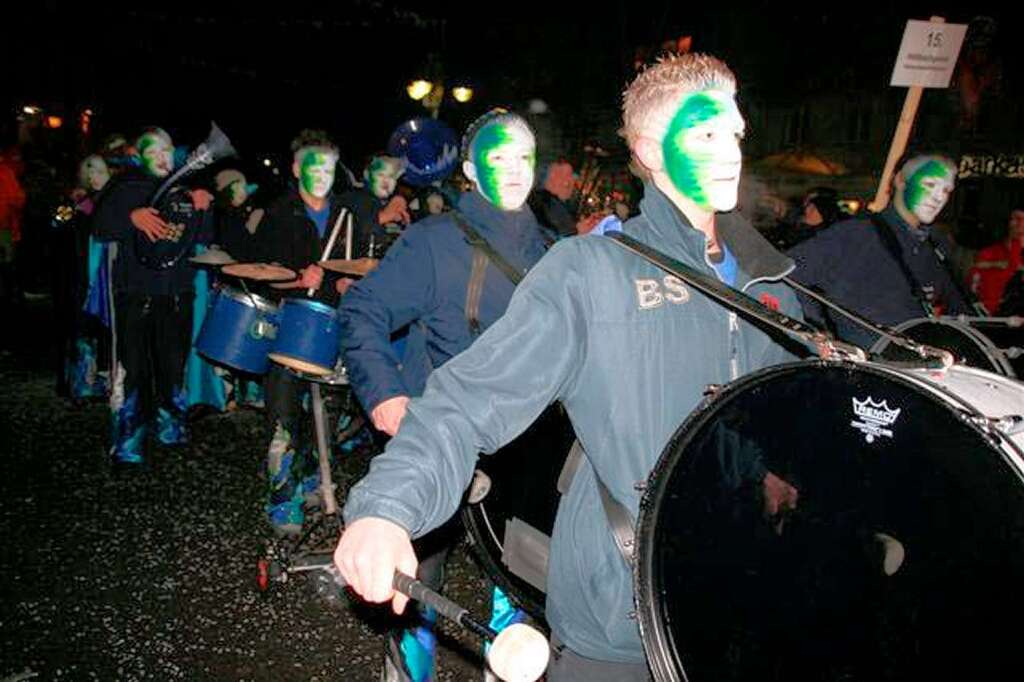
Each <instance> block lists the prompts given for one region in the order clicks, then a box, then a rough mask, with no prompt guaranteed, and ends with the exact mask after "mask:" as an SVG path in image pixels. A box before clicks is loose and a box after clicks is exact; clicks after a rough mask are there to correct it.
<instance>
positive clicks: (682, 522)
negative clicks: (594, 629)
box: [595, 361, 1024, 682]
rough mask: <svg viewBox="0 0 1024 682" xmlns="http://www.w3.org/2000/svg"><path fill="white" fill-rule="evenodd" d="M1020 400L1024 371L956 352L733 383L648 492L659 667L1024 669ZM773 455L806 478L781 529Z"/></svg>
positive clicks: (900, 676) (783, 474)
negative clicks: (1005, 370)
mask: <svg viewBox="0 0 1024 682" xmlns="http://www.w3.org/2000/svg"><path fill="white" fill-rule="evenodd" d="M1022 412H1024V384H1021V383H1019V382H1016V381H1013V380H1010V379H1007V378H1005V377H1002V376H998V375H995V374H991V373H988V372H984V371H981V370H977V369H973V368H967V367H959V366H957V367H953V368H951V369H949V370H948V371H946V372H942V373H935V372H929V371H925V370H913V371H911V370H901V369H897V368H895V367H890V366H885V365H882V364H874V363H859V364H854V363H844V362H837V363H827V362H820V361H807V362H802V363H794V364H791V365H784V366H780V367H773V368H770V369H767V370H762V371H761V372H758V373H755V374H752V375H749V376H747V377H745V378H743V379H740V380H739V381H736V382H734V383H733V384H730V385H729V386H727V387H725V388H724V389H722V390H721V391H720V392H719V393H718V394H717V395H716V396H715V397H714V398H713V399H711V400H710V401H708V403H706V404H705V405H704V406H703V407H702V408H700V409H698V410H697V411H696V412H694V413H693V414H692V415H691V416H690V417H689V418H687V420H686V421H685V422H684V423H683V425H682V426H681V427H680V428H679V430H678V431H677V432H676V434H675V436H674V437H673V438H672V440H671V441H670V442H669V444H668V446H667V447H666V448H665V450H664V452H663V454H662V456H661V458H660V460H659V462H658V464H657V466H656V467H655V469H654V471H653V472H652V474H651V476H650V477H649V479H648V484H647V488H646V492H645V495H644V498H643V501H642V504H641V510H640V518H639V521H638V532H637V548H638V551H637V555H636V564H635V567H634V576H635V580H634V584H635V585H636V603H637V612H638V618H639V624H640V631H641V635H642V638H643V645H644V649H645V652H646V654H647V657H648V662H649V664H650V667H651V670H652V672H653V673H654V677H655V679H656V680H659V681H662V680H691V681H702V680H715V681H723V682H724V681H733V680H753V679H757V680H787V681H789V680H851V681H852V680H865V681H866V680H910V679H928V680H966V679H977V680H981V679H999V678H1001V677H1005V676H1006V674H1007V672H1006V671H1012V670H1015V669H1017V668H1018V667H1019V655H1018V651H1019V648H1020V635H1019V627H1018V625H1019V622H1020V618H1021V613H1024V588H1022V585H1021V576H1022V575H1024V454H1022V448H1024V430H1021V428H1020V427H1021V426H1022V424H1021V423H1019V421H1017V420H1019V419H1020V416H1019V415H1021V413H1022ZM1013 415H1017V418H1016V420H1015V419H1013V418H1012V416H1013ZM762 465H763V467H764V468H767V470H768V471H770V472H773V473H774V474H775V475H777V476H779V477H780V478H782V479H784V480H786V481H788V482H789V483H791V484H792V485H793V486H794V487H795V488H796V489H797V490H798V491H799V498H798V502H797V505H796V509H795V510H793V511H792V512H791V513H790V514H789V515H788V516H787V517H786V518H785V519H784V521H783V522H782V524H781V526H779V525H778V523H777V522H778V521H779V519H778V518H775V519H768V518H766V514H765V504H764V491H763V485H762V483H761V480H760V478H759V477H758V476H757V473H756V472H760V471H762V470H763V469H761V466H762ZM741 472H750V473H749V474H743V473H741ZM595 513H600V511H599V510H596V511H595Z"/></svg>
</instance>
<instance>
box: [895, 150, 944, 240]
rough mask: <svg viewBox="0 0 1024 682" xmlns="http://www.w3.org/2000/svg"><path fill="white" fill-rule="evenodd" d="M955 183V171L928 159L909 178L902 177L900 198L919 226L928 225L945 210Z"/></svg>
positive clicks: (937, 161)
mask: <svg viewBox="0 0 1024 682" xmlns="http://www.w3.org/2000/svg"><path fill="white" fill-rule="evenodd" d="M901 173H903V171H901ZM955 183H956V172H955V170H954V169H952V168H950V167H949V166H948V165H947V164H945V163H942V161H940V160H938V159H935V158H930V159H928V160H927V161H925V163H924V164H923V165H921V166H920V167H919V168H917V169H916V170H915V171H914V172H913V173H912V174H910V176H909V177H906V176H904V185H903V191H902V192H901V193H900V198H901V199H902V201H903V205H904V206H906V207H907V208H908V209H909V210H910V212H911V213H913V214H914V217H916V218H917V219H918V220H920V221H921V224H923V225H930V224H931V223H932V222H933V221H934V220H935V218H937V217H938V215H939V213H941V212H942V209H943V208H945V206H946V202H948V201H949V196H950V195H951V194H952V193H953V186H954V184H955Z"/></svg>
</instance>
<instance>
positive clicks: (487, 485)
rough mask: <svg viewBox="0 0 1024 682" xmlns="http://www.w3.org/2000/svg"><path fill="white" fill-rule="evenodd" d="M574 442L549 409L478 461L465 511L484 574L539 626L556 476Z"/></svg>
mask: <svg viewBox="0 0 1024 682" xmlns="http://www.w3.org/2000/svg"><path fill="white" fill-rule="evenodd" d="M575 439H576V435H575V432H574V431H573V429H572V425H571V424H570V423H569V418H568V417H567V416H566V414H565V410H564V409H563V408H562V406H561V404H559V403H556V404H555V405H552V406H551V407H549V408H548V409H547V410H546V411H545V412H544V413H543V414H541V416H540V417H539V418H538V419H537V421H535V422H534V423H533V425H532V426H530V428H529V429H527V430H526V431H525V432H523V434H522V435H520V436H519V437H518V438H516V439H515V440H514V441H512V442H511V443H509V444H508V445H506V446H505V447H503V448H502V449H501V450H499V451H498V452H496V453H494V454H493V455H482V456H481V457H480V460H479V461H478V463H477V470H478V473H477V475H476V477H475V478H474V482H473V484H472V485H471V486H470V493H469V503H468V504H466V505H464V506H463V508H462V520H463V523H464V525H465V526H466V530H467V531H468V533H469V537H470V540H471V542H472V543H473V550H474V554H475V555H476V557H477V559H478V560H479V561H480V563H481V565H482V566H483V568H484V570H485V571H486V572H487V573H488V574H489V575H490V577H491V579H492V580H493V581H494V582H495V584H497V585H498V586H499V587H500V588H502V589H503V590H505V592H506V593H507V594H508V595H509V597H511V599H512V601H514V602H515V603H516V604H517V605H518V606H520V607H521V608H523V609H524V610H526V611H527V612H528V613H529V614H530V615H531V616H533V617H534V618H536V619H538V620H541V621H543V620H544V595H545V590H544V588H545V581H546V579H547V551H548V543H549V541H550V537H551V531H552V530H554V527H555V512H556V511H557V510H558V502H559V499H560V496H559V493H558V489H557V483H558V475H559V473H560V472H561V470H562V466H563V464H564V463H565V456H566V454H568V452H569V448H571V447H572V444H573V441H574V440H575ZM481 473H482V474H483V476H481V475H480V474H481Z"/></svg>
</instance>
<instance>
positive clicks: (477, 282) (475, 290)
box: [466, 246, 487, 338]
mask: <svg viewBox="0 0 1024 682" xmlns="http://www.w3.org/2000/svg"><path fill="white" fill-rule="evenodd" d="M486 272H487V254H486V253H484V251H483V249H481V248H480V247H479V246H474V247H473V267H472V269H471V270H470V273H469V284H467V285H466V321H467V322H469V333H470V335H471V336H472V337H473V338H476V337H478V336H480V332H481V331H482V328H481V326H480V297H481V296H483V293H484V274H485V273H486Z"/></svg>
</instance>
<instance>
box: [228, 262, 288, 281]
mask: <svg viewBox="0 0 1024 682" xmlns="http://www.w3.org/2000/svg"><path fill="white" fill-rule="evenodd" d="M221 272H223V273H224V274H225V275H231V276H232V277H241V278H242V279H252V280H256V281H257V282H287V281H289V280H293V279H296V278H297V277H298V275H296V274H295V271H294V270H292V269H290V268H286V267H282V266H280V265H274V264H271V263H232V264H230V265H225V266H224V267H223V268H221Z"/></svg>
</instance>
